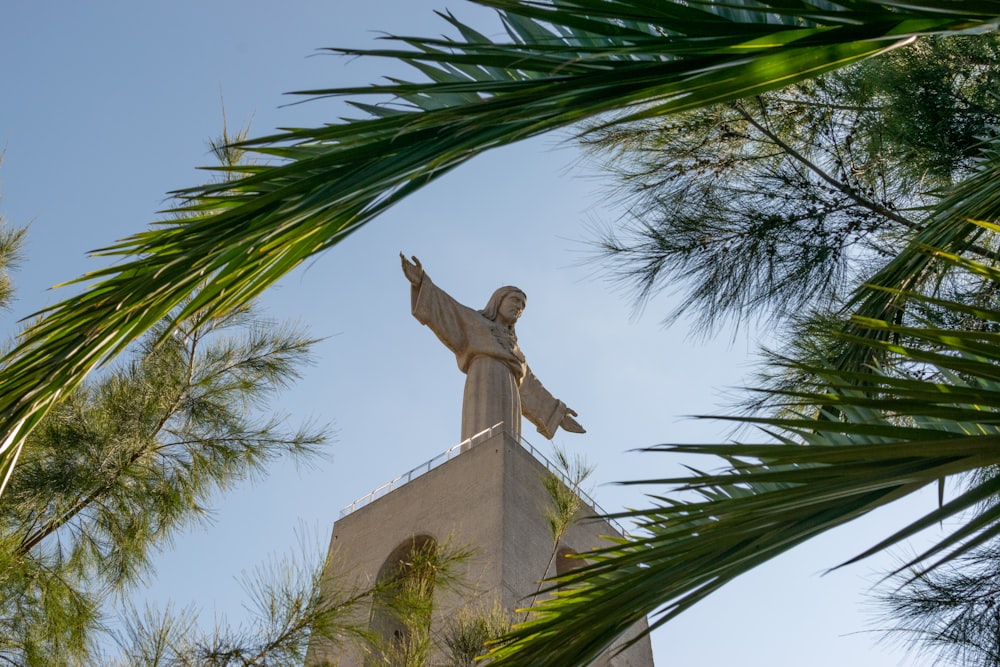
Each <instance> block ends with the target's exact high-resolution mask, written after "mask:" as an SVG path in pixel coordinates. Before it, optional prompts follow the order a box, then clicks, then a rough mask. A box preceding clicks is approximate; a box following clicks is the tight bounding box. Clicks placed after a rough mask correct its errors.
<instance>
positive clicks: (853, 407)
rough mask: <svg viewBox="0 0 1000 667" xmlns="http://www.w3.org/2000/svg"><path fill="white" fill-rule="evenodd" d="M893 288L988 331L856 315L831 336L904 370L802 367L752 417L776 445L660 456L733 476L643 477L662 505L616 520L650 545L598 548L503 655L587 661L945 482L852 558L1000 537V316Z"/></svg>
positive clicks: (668, 448)
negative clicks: (808, 384)
mask: <svg viewBox="0 0 1000 667" xmlns="http://www.w3.org/2000/svg"><path fill="white" fill-rule="evenodd" d="M955 203H956V200H954V199H946V200H945V201H944V202H943V204H942V206H943V207H950V206H952V205H953V204H955ZM962 210H965V209H962ZM923 252H924V253H925V254H926V255H927V256H928V257H929V258H933V259H935V261H940V262H944V263H945V264H947V265H948V266H949V268H951V269H953V270H962V271H968V272H971V273H974V274H976V275H977V276H979V277H982V278H986V279H987V280H990V281H992V282H993V283H994V284H1000V269H997V268H995V267H992V266H988V265H985V264H983V263H977V262H972V261H969V260H965V259H961V258H958V257H954V256H950V255H949V254H947V253H944V252H941V251H939V250H938V249H936V248H932V247H930V248H928V247H925V248H923ZM881 292H886V293H887V294H888V295H889V296H891V297H894V298H897V299H904V298H905V299H908V300H912V301H914V302H922V303H924V304H927V305H933V306H935V307H937V308H947V309H950V310H952V311H954V312H956V313H960V312H961V313H966V314H968V315H970V316H974V317H975V318H976V319H977V320H978V321H979V322H981V323H982V326H981V327H980V328H979V329H977V330H975V331H972V330H954V329H943V328H939V327H936V326H931V325H928V324H921V323H910V324H900V323H896V322H894V321H892V320H888V321H887V320H880V319H876V318H870V317H861V316H856V317H854V318H852V320H851V322H850V328H849V330H848V329H845V328H842V327H841V328H838V329H835V330H834V331H833V332H832V335H833V336H834V337H836V338H838V339H839V340H841V341H842V342H845V343H848V344H850V345H853V346H855V347H856V348H857V349H858V350H862V351H863V350H867V351H868V353H869V356H870V357H872V358H874V357H883V358H885V357H891V358H893V359H895V360H897V361H902V362H904V363H902V364H896V365H894V366H893V370H892V371H891V372H890V371H885V370H882V369H880V368H878V367H873V368H867V369H863V370H861V371H854V370H849V369H842V368H837V367H836V366H833V365H828V366H822V367H819V366H812V367H808V368H799V369H798V370H802V371H804V372H806V373H807V374H808V375H810V376H812V377H814V378H818V383H817V384H816V385H814V386H813V388H811V389H808V388H807V389H801V390H799V391H795V392H791V391H789V392H781V393H780V396H781V398H783V403H784V411H783V412H782V413H781V415H780V416H777V417H772V418H765V417H761V418H739V421H741V422H745V423H750V424H755V425H757V426H759V427H760V428H761V429H762V431H763V432H764V433H766V434H770V435H772V436H773V437H774V440H773V441H772V442H771V443H768V444H753V445H750V444H734V445H663V446H658V447H653V448H650V449H649V450H648V451H649V452H654V453H674V454H698V455H711V456H717V457H721V458H722V460H723V462H724V463H725V468H724V469H723V470H722V471H721V472H717V473H705V472H701V471H699V470H691V474H690V475H688V476H684V477H678V478H670V479H650V480H639V481H635V482H629V483H630V484H645V485H656V486H657V487H659V490H658V491H656V492H655V493H656V495H654V496H653V498H654V499H655V500H657V501H658V503H657V504H656V505H655V506H654V507H652V508H649V509H645V510H639V511H633V512H627V513H623V514H620V515H617V518H630V519H632V520H634V521H635V522H636V524H637V525H638V527H639V528H640V531H639V532H638V536H636V537H634V538H631V539H630V540H628V541H625V542H622V543H620V544H617V545H615V546H613V547H610V548H607V549H604V550H602V551H600V552H596V553H595V554H593V555H588V558H590V559H591V560H593V561H594V563H593V564H592V565H590V566H588V567H586V568H582V569H581V570H578V571H575V572H573V573H570V574H568V575H566V576H564V577H562V578H561V579H559V582H560V584H561V585H562V586H563V588H561V589H560V590H559V592H557V593H555V597H553V598H550V599H548V600H546V601H544V602H543V603H541V604H540V605H539V606H537V607H535V608H534V609H533V610H532V611H533V612H534V613H533V615H532V618H531V620H529V621H528V622H526V623H524V624H522V625H521V626H519V627H517V628H515V630H514V633H513V635H512V636H513V637H514V638H516V640H517V641H516V642H515V643H513V644H508V645H506V646H504V647H502V648H499V649H497V655H498V659H497V660H496V661H495V662H493V663H491V664H494V665H498V666H501V665H503V666H505V665H522V664H542V663H541V662H539V660H540V659H541V658H540V656H543V655H544V656H545V661H544V664H567V665H569V664H586V663H587V661H588V660H590V659H592V658H593V657H594V656H596V655H597V654H598V653H599V652H600V651H602V650H604V649H606V648H607V647H608V646H610V645H611V643H612V642H613V641H614V640H615V638H617V637H618V636H619V635H620V634H621V633H622V632H624V631H625V630H626V629H627V628H628V627H629V626H630V625H631V624H633V623H635V622H636V621H638V620H639V619H641V618H643V617H644V616H646V615H647V614H650V613H654V612H655V616H654V620H653V622H652V623H651V627H653V628H655V627H657V626H659V625H660V624H662V623H665V622H667V621H668V620H670V619H671V618H673V617H675V616H676V615H677V614H679V613H681V612H683V611H684V610H685V609H687V608H689V607H691V606H692V605H694V604H696V603H697V602H699V601H700V600H702V599H704V598H705V597H706V596H708V595H709V594H711V593H712V592H714V591H715V590H717V589H719V588H720V587H722V586H723V585H725V584H726V583H728V582H729V581H732V580H733V579H734V578H736V577H738V576H740V575H741V574H743V573H745V572H747V571H749V570H751V569H753V568H754V567H756V566H757V565H760V564H762V563H764V562H766V561H768V560H770V559H772V558H774V557H776V556H778V555H780V554H782V553H784V552H786V551H788V550H789V549H791V548H793V547H795V546H797V545H798V544H801V543H802V542H804V541H806V540H808V539H810V538H812V537H815V536H816V535H819V534H820V533H823V532H826V531H828V530H830V529H832V528H835V527H837V526H840V525H843V524H845V523H847V522H849V521H852V520H854V519H856V518H859V517H861V516H863V515H865V514H867V513H868V512H870V511H872V510H874V509H877V508H879V507H883V506H885V505H887V504H889V503H892V502H894V501H896V500H899V499H900V498H903V497H904V496H907V495H909V494H911V493H914V492H916V491H918V490H920V489H923V488H925V487H927V486H928V485H943V484H944V482H945V481H946V480H957V481H958V483H959V484H958V487H959V489H960V490H959V491H958V492H957V493H956V494H955V496H954V497H952V498H949V499H943V498H942V502H941V503H940V505H939V506H938V507H937V508H936V509H934V510H932V511H930V512H927V513H926V514H925V515H924V516H922V517H920V518H918V519H916V520H915V521H913V522H911V523H909V524H908V525H903V526H901V527H900V528H899V529H898V530H897V531H896V532H894V533H893V534H892V535H889V536H888V537H885V538H884V539H881V540H879V541H878V542H877V543H876V544H874V545H872V546H871V547H870V548H868V549H866V550H865V551H863V552H862V553H860V554H858V555H857V556H855V557H854V558H852V559H850V560H849V561H848V563H852V562H855V561H857V560H860V559H862V558H865V557H868V556H870V555H873V554H875V553H876V552H879V551H882V550H884V549H886V548H888V547H890V546H893V545H896V544H898V543H900V542H901V541H903V540H906V539H907V538H909V537H912V536H914V535H915V534H917V533H918V532H920V531H922V530H924V529H927V528H932V527H937V526H939V525H941V526H944V527H946V528H942V535H941V536H940V537H939V538H938V540H937V542H936V543H933V544H932V545H931V546H929V547H927V548H925V549H923V550H922V551H920V552H918V553H917V554H916V555H915V556H914V557H913V558H912V559H910V560H909V561H907V562H905V563H902V564H901V565H900V567H899V570H898V571H903V570H909V569H911V568H912V569H913V571H914V572H915V573H917V574H921V573H923V572H927V571H929V570H932V569H934V568H935V567H937V566H939V565H940V564H942V563H945V562H950V561H953V560H954V559H956V558H958V557H961V556H964V555H966V554H968V553H970V552H973V551H974V550H976V549H977V548H979V547H981V546H982V545H983V544H986V543H988V542H990V541H991V540H994V539H995V538H997V537H1000V503H997V501H996V498H997V497H998V494H1000V476H997V475H996V474H995V471H996V470H997V468H996V466H1000V308H997V307H993V308H989V307H981V306H970V305H968V304H964V303H957V302H949V301H944V300H941V299H934V298H932V297H928V296H926V295H922V294H918V293H913V292H906V291H903V290H898V289H897V290H887V289H885V288H882V289H881V290H876V291H875V292H873V293H875V294H878V293H881ZM788 363H789V364H791V365H800V364H801V362H799V363H798V364H797V363H796V362H794V361H789V362H788ZM942 488H943V486H942ZM949 519H952V521H948V520H949ZM844 564H847V563H844ZM833 565H835V564H833ZM567 584H575V586H567Z"/></svg>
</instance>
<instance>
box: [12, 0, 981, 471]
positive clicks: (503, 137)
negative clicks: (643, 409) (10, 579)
mask: <svg viewBox="0 0 1000 667" xmlns="http://www.w3.org/2000/svg"><path fill="white" fill-rule="evenodd" d="M474 1H476V2H478V3H479V4H484V5H487V6H491V7H494V8H496V9H497V10H498V11H499V14H500V17H501V18H502V20H503V21H504V25H505V26H506V28H507V32H508V35H509V37H510V39H509V41H508V42H506V43H494V42H491V41H489V40H487V39H486V38H484V37H483V36H482V35H481V34H480V33H478V32H476V31H474V30H472V29H471V28H469V27H467V26H465V25H463V24H461V23H460V22H459V21H458V20H457V19H455V18H453V17H452V16H450V15H446V16H445V18H446V19H447V20H448V21H449V22H450V23H452V25H453V26H454V27H455V28H456V29H457V30H458V32H459V37H458V38H456V39H454V40H452V39H423V38H410V37H397V38H392V39H394V40H395V42H396V43H397V44H400V45H401V46H400V48H398V49H387V50H371V51H351V50H343V49H341V50H340V51H341V52H343V53H357V54H361V55H376V56H386V57H389V58H393V59H396V60H399V61H402V62H404V63H407V64H409V65H412V66H414V67H416V68H417V70H418V71H420V72H422V73H423V74H424V75H425V76H426V77H427V78H428V79H430V81H425V82H422V83H408V82H405V81H390V82H389V83H387V84H383V85H373V86H370V87H364V88H340V89H330V90H317V91H307V92H306V94H310V95H366V96H368V95H374V96H376V98H378V97H380V96H382V97H384V96H389V97H390V98H393V99H394V100H395V101H396V102H399V103H400V105H399V106H395V107H379V106H375V105H373V104H369V103H363V104H359V105H358V106H359V108H360V109H361V110H362V111H364V112H366V117H365V118H363V119H360V120H347V121H343V122H339V123H335V124H332V125H327V126H324V127H321V128H316V129H306V130H290V131H286V132H283V133H280V134H277V135H273V136H269V137H264V138H261V139H258V140H255V141H251V142H248V143H247V145H246V147H247V148H249V149H251V150H254V151H256V152H258V153H260V154H263V155H267V156H271V157H273V158H276V159H277V162H276V164H274V165H273V166H247V167H233V168H231V171H232V172H234V173H236V174H238V175H240V176H242V178H239V179H237V180H235V181H226V182H225V183H221V184H213V185H207V186H202V187H198V188H194V189H191V190H189V191H186V192H184V193H181V194H182V196H184V197H186V199H187V204H186V205H184V206H182V207H181V208H180V209H179V210H180V211H181V212H183V213H185V217H184V218H183V219H180V220H170V221H167V222H161V223H157V224H156V225H155V226H153V227H152V228H151V229H149V230H148V231H145V232H141V233H139V234H136V235H134V236H131V237H129V238H127V239H125V240H123V241H121V242H119V243H117V244H116V245H113V246H111V247H108V248H105V249H104V250H102V251H100V252H99V253H98V254H102V255H105V256H108V257H112V258H118V259H119V260H121V261H120V262H119V263H117V264H115V265H113V266H111V267H108V268H105V269H101V270H98V271H94V272H92V273H90V274H87V275H86V276H84V277H82V278H81V279H80V281H82V282H88V283H89V286H88V287H87V288H86V290H85V291H84V292H83V293H82V294H80V295H78V296H75V297H72V298H70V299H67V300H66V301H63V302H62V303H60V304H57V305H56V306H53V307H52V308H50V309H48V310H47V311H46V313H45V317H44V318H43V319H42V320H41V321H40V322H38V323H37V324H35V325H34V326H32V327H30V328H29V329H28V330H27V331H26V332H25V333H24V335H23V337H22V338H21V342H20V344H19V346H18V347H17V348H16V349H15V350H14V351H13V352H12V353H11V354H9V355H8V356H7V357H6V358H5V359H4V360H3V371H2V374H0V382H2V389H3V390H2V392H0V422H2V424H3V429H2V431H0V433H3V434H4V436H3V439H2V440H0V457H2V459H0V480H3V479H5V478H6V474H7V473H9V468H10V465H11V463H12V461H13V458H14V456H13V454H14V452H16V451H17V448H18V447H19V446H20V443H21V442H22V439H23V437H24V433H25V432H26V431H28V430H30V428H32V427H33V425H34V424H35V423H37V420H38V419H39V418H40V417H41V415H42V414H44V412H45V411H46V410H48V409H49V407H51V405H52V404H53V403H54V402H55V401H57V400H58V399H59V398H60V396H62V395H65V393H66V392H68V391H71V390H72V389H73V388H74V387H76V386H77V385H78V384H79V383H80V382H81V381H82V379H83V378H84V377H85V376H86V374H87V373H88V372H89V371H90V370H91V369H93V368H94V367H96V366H97V365H98V364H100V363H101V362H102V361H104V360H106V359H107V358H109V357H110V356H113V355H115V354H117V353H118V352H120V351H122V350H123V349H124V348H125V346H127V345H128V343H129V342H131V341H133V340H136V339H137V338H138V337H139V336H140V335H141V334H142V333H143V332H144V331H147V330H148V329H150V328H151V327H152V326H153V325H154V324H155V323H156V322H158V321H159V320H160V319H162V318H163V317H164V316H165V315H166V314H167V313H169V312H170V311H171V310H172V309H173V308H175V307H176V306H178V305H179V304H181V303H182V302H183V301H184V300H185V298H186V297H188V296H189V295H191V294H192V293H193V292H194V291H195V289H196V288H197V287H199V286H202V285H204V287H203V289H201V291H200V292H199V293H198V295H197V296H196V297H195V298H193V299H192V300H190V301H189V302H188V305H187V307H186V308H185V311H184V313H185V315H187V314H191V313H194V312H196V311H199V310H204V311H205V312H208V313H209V315H213V316H214V315H218V314H221V313H223V312H225V311H226V310H228V309H230V308H233V307H235V306H237V305H239V304H241V303H244V302H246V301H247V300H249V299H251V298H253V297H255V296H257V295H258V294H259V293H260V292H261V291H262V290H264V289H265V288H266V287H267V286H268V285H270V284H272V283H273V282H274V281H276V280H277V279H278V278H279V277H281V276H282V275H284V274H286V273H287V272H289V271H290V270H291V269H293V268H294V267H296V266H298V265H299V264H300V263H301V262H302V261H304V260H305V259H306V258H308V257H310V256H312V255H314V254H315V253H318V252H320V251H322V250H325V249H327V248H330V247H332V246H333V245H336V244H337V243H339V242H340V241H341V240H343V239H344V238H345V237H346V236H347V235H349V234H350V233H351V232H352V231H354V230H356V229H357V228H359V227H360V226H361V225H363V224H365V223H367V222H368V221H370V220H372V219H373V218H375V217H376V216H377V215H378V214H379V213H381V212H383V211H384V210H385V209H387V208H388V207H390V206H392V205H393V204H395V203H396V202H398V201H400V200H401V199H402V198H404V197H405V196H407V195H408V194H410V193H411V192H413V191H415V190H417V189H419V188H420V187H422V186H423V185H425V184H427V183H428V182H430V181H432V180H434V179H435V178H437V177H438V176H440V175H442V174H444V173H446V172H447V171H448V170H450V169H453V168H455V167H457V166H458V165H460V164H462V163H463V162H465V161H466V160H468V159H469V158H471V157H473V156H474V155H476V154H478V153H480V152H482V151H484V150H487V149H489V148H493V147H496V146H501V145H504V144H509V143H512V142H515V141H518V140H520V139H524V138H527V137H531V136H534V135H537V134H540V133H542V132H546V131H548V130H551V129H554V128H558V127H565V126H567V125H572V124H574V123H577V122H578V121H581V120H583V119H586V118H592V117H594V116H596V115H599V114H605V113H615V112H616V113H618V114H620V115H621V116H624V117H626V118H637V117H641V116H647V115H653V114H661V113H669V112H672V111H678V110H684V109H690V108H694V107H696V106H699V105H703V104H709V103H713V102H719V101H724V100H729V99H734V98H739V97H744V96H746V95H751V94H754V93H756V92H758V91H763V90H768V89H771V88H775V87H778V86H781V85H784V84H786V83H790V82H793V81H796V80H800V79H802V78H805V77H809V76H813V75H816V74H819V73H821V72H823V71H827V70H829V69H831V68H835V67H839V66H842V65H845V64H848V63H850V62H853V61H855V60H857V59H859V58H863V57H866V56H870V55H873V54H876V53H878V52H880V51H883V50H885V49H888V48H892V47H893V46H895V45H898V44H900V43H903V42H904V41H905V40H906V39H907V38H908V37H909V36H910V35H914V34H922V33H927V32H940V31H955V30H965V29H968V28H970V27H974V26H977V25H978V26H981V25H986V24H988V23H989V22H990V21H992V20H993V19H994V17H995V16H996V15H998V14H1000V3H998V2H997V1H996V0H978V1H972V0H961V1H956V2H951V3H949V4H948V5H947V9H942V8H941V7H938V6H937V5H938V3H933V2H910V3H906V4H905V5H900V4H898V3H895V2H891V1H888V0H882V1H879V0H852V1H850V2H844V3H842V4H836V3H822V4H821V5H816V6H814V5H812V4H809V3H803V2H799V1H797V0H775V1H773V2H761V3H758V2H746V3H745V4H744V3H734V4H718V5H716V4H714V3H708V2H706V3H699V2H693V3H692V2H686V3H681V2H655V3H651V2H646V1H643V0H574V1H567V0H545V1H538V2H535V1H533V0H474ZM623 111H624V113H623ZM206 281H207V282H206ZM0 486H2V482H0Z"/></svg>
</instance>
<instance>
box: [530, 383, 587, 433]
mask: <svg viewBox="0 0 1000 667" xmlns="http://www.w3.org/2000/svg"><path fill="white" fill-rule="evenodd" d="M520 393H521V412H523V413H524V416H525V417H527V418H528V421H530V422H531V423H532V424H534V425H535V426H536V427H538V432H539V433H541V434H542V435H543V436H545V437H546V438H548V439H549V440H551V439H552V438H553V437H554V436H555V434H556V430H558V429H560V428H562V429H563V430H565V431H569V432H570V433H586V430H584V428H583V426H581V425H580V422H578V421H577V420H575V419H573V417H575V416H577V415H576V411H575V410H572V409H570V408H569V407H567V406H566V404H565V403H563V402H562V401H560V400H559V399H557V398H556V397H555V396H553V395H552V394H551V393H549V390H548V389H546V388H545V387H544V386H542V383H541V382H539V381H538V378H537V377H535V374H534V373H532V372H531V369H530V368H528V369H527V373H526V374H525V376H524V379H523V380H522V381H521V387H520Z"/></svg>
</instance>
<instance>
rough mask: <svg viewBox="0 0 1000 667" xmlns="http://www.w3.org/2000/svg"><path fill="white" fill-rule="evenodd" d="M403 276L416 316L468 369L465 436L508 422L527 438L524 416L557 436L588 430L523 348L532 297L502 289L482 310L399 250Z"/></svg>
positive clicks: (516, 434)
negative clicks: (521, 327) (522, 320)
mask: <svg viewBox="0 0 1000 667" xmlns="http://www.w3.org/2000/svg"><path fill="white" fill-rule="evenodd" d="M399 257H400V259H401V260H402V263H403V274H404V275H405V276H406V279H407V280H409V281H410V286H411V289H410V307H411V308H412V310H413V316H414V317H415V318H417V320H418V321H419V322H421V323H422V324H426V325H427V326H428V327H430V329H431V331H433V332H434V333H435V334H436V335H437V337H438V338H439V339H440V340H441V342H442V343H444V344H445V347H447V348H448V349H449V350H451V351H452V352H454V353H455V358H456V360H457V361H458V367H459V369H460V370H461V371H462V372H463V373H465V375H466V379H465V394H464V396H463V398H462V440H467V439H468V438H471V437H472V436H474V435H476V434H477V433H479V432H480V431H483V430H485V429H488V428H490V427H491V426H493V425H495V424H498V423H502V424H503V428H504V430H506V431H507V432H508V433H509V434H510V435H511V436H512V437H514V438H515V439H520V437H521V415H522V414H523V415H524V416H525V417H527V418H528V420H529V421H530V422H531V423H533V424H534V425H535V426H537V427H538V432H539V433H541V434H542V435H544V436H545V437H546V438H549V439H551V438H552V437H553V436H554V435H555V433H556V430H557V429H558V428H560V427H562V428H563V429H564V430H566V431H570V432H572V433H585V431H584V429H583V427H582V426H581V425H580V423H579V422H577V421H576V420H575V419H574V418H573V417H575V416H576V412H574V411H573V410H571V409H570V408H568V407H566V404H565V403H563V402H562V401H560V400H559V399H557V398H555V397H554V396H552V394H550V393H549V392H548V390H546V389H545V387H543V386H542V383H541V382H539V381H538V378H536V377H535V374H534V373H532V372H531V369H530V368H528V365H527V364H526V363H525V361H524V355H523V354H521V349H520V348H519V347H518V346H517V336H516V335H515V333H514V324H515V323H516V322H517V319H518V318H519V317H520V316H521V313H522V312H523V311H524V306H525V302H526V300H527V297H526V296H525V294H524V292H522V291H521V290H520V289H518V288H516V287H509V286H508V287H501V288H500V289H498V290H497V291H495V292H494V293H493V296H491V297H490V300H489V303H487V304H486V307H485V308H483V309H482V310H473V309H472V308H468V307H466V306H463V305H462V304H460V303H459V302H457V301H455V299H453V298H452V297H451V296H449V295H448V294H447V293H446V292H444V290H442V289H441V288H439V287H438V286H437V285H435V284H434V283H433V282H431V279H430V278H429V277H428V276H427V274H426V273H425V272H424V268H423V266H422V265H421V264H420V260H419V259H417V258H416V257H414V258H413V261H410V260H408V259H407V258H406V257H405V256H404V255H403V253H400V254H399Z"/></svg>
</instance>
